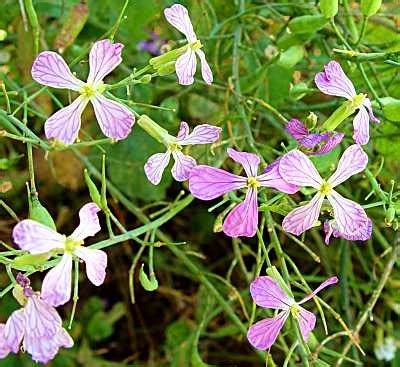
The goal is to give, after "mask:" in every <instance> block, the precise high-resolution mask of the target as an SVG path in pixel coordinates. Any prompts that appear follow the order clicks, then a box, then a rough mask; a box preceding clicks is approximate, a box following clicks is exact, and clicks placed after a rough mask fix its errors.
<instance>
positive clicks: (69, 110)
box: [44, 96, 88, 144]
mask: <svg viewBox="0 0 400 367" xmlns="http://www.w3.org/2000/svg"><path fill="white" fill-rule="evenodd" d="M87 103H88V101H87V99H85V98H83V97H82V96H79V97H78V98H77V99H75V101H73V102H72V103H71V104H70V105H69V106H67V107H64V108H61V109H60V110H58V111H57V112H56V113H54V114H53V115H51V116H50V117H49V118H48V119H47V120H46V122H45V124H44V131H45V133H46V138H47V139H56V140H59V141H61V142H63V143H64V144H72V143H73V142H74V141H75V140H76V139H77V138H78V133H79V129H80V127H81V115H82V112H83V110H84V109H85V107H86V105H87Z"/></svg>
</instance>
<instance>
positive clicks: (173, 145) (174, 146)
mask: <svg viewBox="0 0 400 367" xmlns="http://www.w3.org/2000/svg"><path fill="white" fill-rule="evenodd" d="M168 149H169V150H170V151H171V152H176V151H179V150H182V147H181V146H180V145H179V144H177V143H169V144H168Z"/></svg>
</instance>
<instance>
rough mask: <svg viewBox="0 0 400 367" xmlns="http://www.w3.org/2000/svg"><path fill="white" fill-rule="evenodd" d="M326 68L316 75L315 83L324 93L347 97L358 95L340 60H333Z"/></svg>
mask: <svg viewBox="0 0 400 367" xmlns="http://www.w3.org/2000/svg"><path fill="white" fill-rule="evenodd" d="M324 68H325V70H324V71H323V72H321V73H318V74H317V75H316V76H315V84H316V85H317V87H318V89H319V90H320V91H321V92H322V93H325V94H329V95H331V96H338V97H344V98H347V99H352V98H353V97H354V96H355V95H356V91H355V89H354V85H353V83H352V82H351V80H350V79H349V78H348V77H347V76H346V74H345V73H344V71H343V69H342V67H341V66H340V64H339V63H338V62H336V61H331V62H329V63H328V64H327V65H325V67H324Z"/></svg>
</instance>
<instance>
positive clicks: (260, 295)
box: [247, 276, 339, 350]
mask: <svg viewBox="0 0 400 367" xmlns="http://www.w3.org/2000/svg"><path fill="white" fill-rule="evenodd" d="M338 281H339V279H338V278H337V277H332V278H329V279H327V280H325V282H323V283H322V284H321V285H320V286H319V287H318V288H317V289H316V290H315V291H314V292H312V293H311V294H310V295H308V296H307V297H305V298H303V299H302V300H301V301H300V302H296V301H295V300H294V299H293V298H292V297H290V296H289V295H288V294H286V293H285V291H284V290H283V289H282V288H281V287H280V286H279V284H278V282H277V281H276V280H275V279H274V278H272V277H269V276H260V277H258V278H256V279H255V280H254V281H253V282H252V283H251V284H250V293H251V297H252V298H253V301H254V302H255V304H256V305H257V306H260V307H264V308H271V309H273V310H280V312H279V313H278V314H277V315H276V316H274V317H271V318H267V319H264V320H261V321H258V322H257V323H255V324H254V325H253V326H251V327H250V328H249V331H248V332H247V339H248V340H249V342H250V344H251V345H252V346H253V347H254V348H257V349H261V350H265V349H268V348H270V347H271V346H272V344H274V343H275V340H276V338H277V337H278V334H279V332H280V331H281V329H282V327H283V325H284V324H285V322H286V320H287V318H288V317H289V315H292V317H293V318H294V319H295V320H296V321H297V322H298V324H299V328H300V332H301V335H302V337H303V339H304V340H305V341H307V340H308V336H309V335H310V332H311V331H312V330H313V329H314V328H315V323H316V317H315V315H314V314H313V313H312V312H310V311H307V310H306V309H304V308H303V307H302V306H300V305H301V304H303V303H305V302H307V301H308V300H310V299H311V298H313V297H315V295H316V294H317V293H318V292H320V291H321V290H323V289H324V288H326V287H328V286H329V285H332V284H336V283H337V282H338Z"/></svg>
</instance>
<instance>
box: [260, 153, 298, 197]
mask: <svg viewBox="0 0 400 367" xmlns="http://www.w3.org/2000/svg"><path fill="white" fill-rule="evenodd" d="M279 160H280V158H278V159H276V160H275V161H274V162H272V163H271V164H269V165H268V166H267V168H265V170H264V173H263V174H261V175H259V176H257V181H258V182H259V183H260V184H261V186H264V187H272V188H274V189H276V190H279V191H282V192H285V193H287V194H294V193H295V192H297V191H299V186H296V185H293V184H290V183H288V182H286V181H285V180H284V179H283V177H282V176H281V174H280V173H279Z"/></svg>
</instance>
